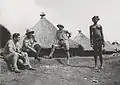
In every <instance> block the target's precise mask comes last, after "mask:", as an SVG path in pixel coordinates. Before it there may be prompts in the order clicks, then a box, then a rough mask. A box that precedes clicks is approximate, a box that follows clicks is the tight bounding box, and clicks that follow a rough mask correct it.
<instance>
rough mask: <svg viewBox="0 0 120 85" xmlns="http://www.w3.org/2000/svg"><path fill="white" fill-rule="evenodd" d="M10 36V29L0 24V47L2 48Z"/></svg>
mask: <svg viewBox="0 0 120 85" xmlns="http://www.w3.org/2000/svg"><path fill="white" fill-rule="evenodd" d="M10 38H11V33H10V31H9V30H8V29H7V28H5V27H4V26H3V25H1V24H0V48H4V46H5V44H6V42H7V41H8V40H9V39H10Z"/></svg>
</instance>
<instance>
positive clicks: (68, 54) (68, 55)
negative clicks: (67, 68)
mask: <svg viewBox="0 0 120 85" xmlns="http://www.w3.org/2000/svg"><path fill="white" fill-rule="evenodd" d="M66 53H67V64H68V65H69V64H70V62H69V59H70V53H69V50H67V51H66Z"/></svg>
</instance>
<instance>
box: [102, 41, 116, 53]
mask: <svg viewBox="0 0 120 85" xmlns="http://www.w3.org/2000/svg"><path fill="white" fill-rule="evenodd" d="M104 49H105V51H107V52H115V49H114V47H113V45H112V43H110V42H109V41H106V42H105V47H104Z"/></svg>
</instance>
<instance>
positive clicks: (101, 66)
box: [99, 52, 103, 69]
mask: <svg viewBox="0 0 120 85" xmlns="http://www.w3.org/2000/svg"><path fill="white" fill-rule="evenodd" d="M99 57H100V69H103V56H102V52H100V53H99Z"/></svg>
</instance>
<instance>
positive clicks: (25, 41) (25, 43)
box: [23, 40, 36, 52]
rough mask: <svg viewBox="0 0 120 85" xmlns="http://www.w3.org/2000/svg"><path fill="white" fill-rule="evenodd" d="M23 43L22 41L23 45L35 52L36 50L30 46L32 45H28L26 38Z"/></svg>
mask: <svg viewBox="0 0 120 85" xmlns="http://www.w3.org/2000/svg"><path fill="white" fill-rule="evenodd" d="M23 43H24V45H25V47H26V48H27V49H30V50H32V51H34V52H36V50H35V49H34V48H32V47H30V46H29V45H28V41H27V40H24V41H23Z"/></svg>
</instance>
